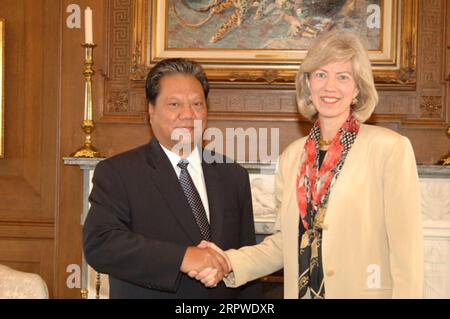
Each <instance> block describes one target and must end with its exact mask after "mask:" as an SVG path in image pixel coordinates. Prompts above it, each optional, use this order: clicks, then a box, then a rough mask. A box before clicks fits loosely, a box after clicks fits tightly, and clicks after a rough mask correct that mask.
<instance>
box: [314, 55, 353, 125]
mask: <svg viewBox="0 0 450 319" xmlns="http://www.w3.org/2000/svg"><path fill="white" fill-rule="evenodd" d="M309 81H310V90H311V100H312V102H313V104H314V106H315V107H316V109H317V112H318V113H319V119H335V120H337V121H340V122H342V123H343V122H344V121H345V120H346V119H347V117H348V115H349V114H350V105H351V103H352V100H353V98H354V97H356V96H357V95H358V92H359V91H358V88H357V86H356V82H355V79H354V78H353V66H352V63H351V61H346V62H342V61H339V62H331V63H328V64H327V65H324V66H322V67H320V68H319V69H317V70H315V71H313V72H312V73H311V75H310V77H309Z"/></svg>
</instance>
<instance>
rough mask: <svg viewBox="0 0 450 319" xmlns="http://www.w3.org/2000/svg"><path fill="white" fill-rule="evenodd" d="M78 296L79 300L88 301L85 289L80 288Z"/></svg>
mask: <svg viewBox="0 0 450 319" xmlns="http://www.w3.org/2000/svg"><path fill="white" fill-rule="evenodd" d="M80 296H81V299H88V290H87V289H86V288H81V291H80Z"/></svg>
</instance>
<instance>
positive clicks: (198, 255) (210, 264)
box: [180, 245, 230, 287]
mask: <svg viewBox="0 0 450 319" xmlns="http://www.w3.org/2000/svg"><path fill="white" fill-rule="evenodd" d="M199 246H200V245H199ZM202 247H203V246H202ZM205 270H207V274H208V275H207V276H208V278H207V279H208V280H209V281H210V282H211V285H206V284H208V283H209V282H206V284H205V283H204V282H203V281H202V283H203V284H205V286H207V287H213V286H216V285H217V283H219V282H220V281H221V280H222V278H223V277H224V275H225V274H228V273H229V272H230V269H229V266H228V263H227V260H226V259H225V257H224V256H223V255H221V254H220V253H219V252H218V251H216V250H214V249H213V248H210V247H203V248H200V247H193V246H189V247H188V248H187V250H186V254H185V255H184V258H183V262H182V263H181V267H180V271H181V272H183V273H187V274H188V275H189V276H190V277H191V278H193V277H195V276H197V275H198V274H200V273H202V272H203V271H205ZM204 273H206V272H203V274H204ZM203 279H204V280H207V279H206V276H205V278H203ZM199 280H201V279H199Z"/></svg>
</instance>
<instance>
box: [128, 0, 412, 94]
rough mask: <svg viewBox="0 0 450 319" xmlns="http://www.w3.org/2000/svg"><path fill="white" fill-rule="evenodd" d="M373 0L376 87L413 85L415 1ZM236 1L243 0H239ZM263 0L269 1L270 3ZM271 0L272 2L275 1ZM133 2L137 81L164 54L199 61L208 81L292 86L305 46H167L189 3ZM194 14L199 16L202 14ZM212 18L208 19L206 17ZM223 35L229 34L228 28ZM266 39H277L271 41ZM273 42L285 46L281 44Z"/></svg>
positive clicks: (349, 0) (134, 75)
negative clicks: (377, 21) (375, 1)
mask: <svg viewBox="0 0 450 319" xmlns="http://www.w3.org/2000/svg"><path fill="white" fill-rule="evenodd" d="M173 1H175V2H173ZM362 1H366V0H347V1H346V2H347V3H350V4H351V3H352V2H353V3H356V4H358V3H359V2H362ZM378 1H379V8H380V11H381V14H380V17H381V21H380V30H379V33H378V38H377V39H379V42H377V43H378V47H376V48H374V49H371V50H369V57H370V59H371V62H372V65H373V69H374V76H375V81H376V83H377V86H378V88H384V89H395V90H402V89H405V90H410V89H411V90H412V89H415V85H416V52H417V21H418V5H419V2H418V0H407V1H406V0H378ZM207 2H210V1H205V3H207ZM242 2H244V1H241V2H240V3H242ZM250 2H252V1H250ZM260 2H262V1H260ZM266 2H269V3H270V2H271V1H266ZM273 2H274V4H273V6H274V5H275V1H273ZM133 3H134V19H133V35H132V50H133V51H132V61H131V62H132V63H131V74H130V78H131V79H132V80H143V79H144V78H145V75H146V74H147V71H148V69H149V68H150V67H151V66H152V65H154V63H156V62H158V61H160V60H162V59H164V58H169V57H186V58H193V59H195V60H197V61H199V62H200V63H202V64H203V66H204V67H205V70H206V73H207V76H208V78H209V79H210V81H211V82H213V83H218V84H233V83H237V84H275V85H277V84H278V85H283V84H287V85H292V84H293V83H294V78H295V74H296V72H297V69H298V66H299V64H300V63H301V61H302V59H303V57H304V56H305V54H306V52H307V48H300V49H299V48H293V49H285V48H284V49H273V48H271V49H264V48H263V49H261V48H256V49H255V48H248V49H246V48H241V47H240V48H234V49H233V48H217V47H208V45H207V44H205V43H206V41H204V42H201V43H200V44H197V45H195V48H194V46H186V47H184V48H183V47H182V46H180V47H177V46H176V45H171V43H172V42H174V41H172V42H171V39H172V38H174V37H175V36H177V37H179V38H181V39H182V37H183V36H182V35H180V34H181V33H179V30H182V28H181V27H179V26H178V28H175V29H174V27H173V26H172V24H173V20H174V19H175V18H174V17H177V18H179V21H180V22H181V21H184V25H187V23H186V21H187V20H188V18H189V17H181V18H180V16H182V12H179V11H181V10H180V8H181V9H182V8H183V7H182V6H183V5H185V3H190V2H189V1H179V0H164V1H149V0H135V1H134V2H133ZM195 3H197V6H198V3H203V2H202V1H196V2H192V5H191V6H192V7H194V4H195ZM210 3H212V2H210ZM252 3H253V4H255V3H259V2H258V1H257V2H252ZM174 6H175V8H178V11H177V13H176V14H177V15H178V16H176V15H175V11H176V10H175V9H174V8H173V7H174ZM191 9H192V8H191ZM194 9H195V8H194ZM186 10H187V9H185V11H186ZM227 10H229V11H223V12H222V18H223V16H228V17H229V16H230V15H231V14H232V13H231V12H232V10H235V8H233V7H232V6H231V7H230V8H228V9H227ZM251 10H253V11H251V12H252V14H253V15H254V11H255V10H256V9H254V8H253V9H251ZM197 11H200V10H197ZM249 12H250V11H249ZM359 12H361V10H360V11H359ZM368 12H369V11H368ZM197 13H198V15H199V16H201V14H203V13H199V12H197ZM368 14H369V13H368ZM203 16H204V15H203ZM170 17H171V18H170ZM185 18H186V19H185ZM190 18H191V20H189V21H190V22H192V21H193V19H192V17H190ZM360 18H361V19H363V18H364V16H363V15H361V17H360ZM169 19H172V20H170V21H172V22H170V21H169ZM212 19H213V18H209V20H212ZM200 20H201V19H200ZM209 20H208V21H209ZM249 21H250V19H247V20H245V21H243V22H241V24H240V26H238V27H235V28H234V30H233V32H234V33H235V34H238V33H239V28H245V27H246V28H249V25H246V23H247V24H250V23H252V22H249ZM169 22H170V23H169ZM171 23H172V24H171ZM191 24H193V23H191ZM170 28H171V30H170V32H169V29H170ZM210 29H211V27H210ZM174 30H175V31H174ZM208 31H211V30H209V29H205V32H202V33H205V34H207V35H205V36H210V35H211V34H213V32H208ZM212 31H215V30H212ZM229 34H232V32H230V33H229ZM171 37H172V38H171ZM230 38H231V36H230ZM271 43H277V42H273V41H272V42H271ZM278 43H280V44H281V45H285V44H284V43H281V42H278Z"/></svg>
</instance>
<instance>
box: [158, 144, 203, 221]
mask: <svg viewBox="0 0 450 319" xmlns="http://www.w3.org/2000/svg"><path fill="white" fill-rule="evenodd" d="M160 145H161V144H160ZM161 147H162V149H163V151H164V153H166V155H167V157H168V158H169V160H170V163H171V164H172V166H173V169H174V170H175V173H176V174H177V176H178V178H180V173H181V168H179V167H178V163H179V162H180V160H181V157H180V156H179V155H178V154H176V153H174V152H172V151H171V150H168V149H167V148H165V147H164V146H163V145H161ZM186 160H187V161H188V162H189V165H188V167H187V170H188V172H189V175H191V178H192V181H193V182H194V185H195V188H197V191H198V194H199V195H200V199H201V200H202V204H203V207H204V208H205V212H206V217H207V218H208V221H209V222H210V220H211V219H210V218H209V204H208V194H207V193H206V184H205V178H204V176H203V169H202V161H201V159H200V150H199V148H198V147H197V146H195V148H194V150H193V151H192V153H191V154H190V155H189V156H188V157H187V158H186Z"/></svg>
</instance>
